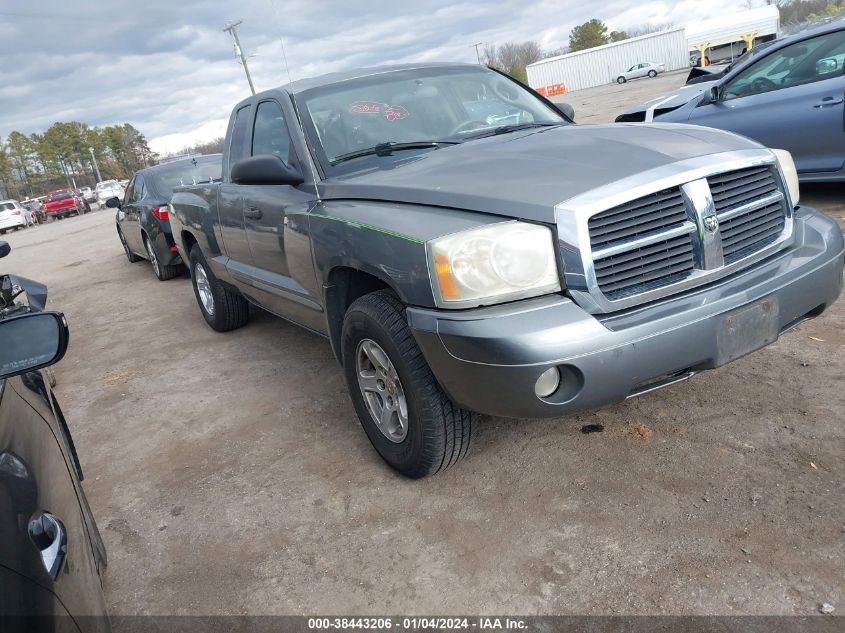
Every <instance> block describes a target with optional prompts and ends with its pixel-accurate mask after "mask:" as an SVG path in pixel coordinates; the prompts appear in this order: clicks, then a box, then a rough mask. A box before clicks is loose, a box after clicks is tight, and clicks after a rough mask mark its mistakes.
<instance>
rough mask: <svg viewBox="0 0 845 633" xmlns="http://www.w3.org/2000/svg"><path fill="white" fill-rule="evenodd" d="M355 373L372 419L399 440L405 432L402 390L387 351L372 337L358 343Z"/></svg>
mask: <svg viewBox="0 0 845 633" xmlns="http://www.w3.org/2000/svg"><path fill="white" fill-rule="evenodd" d="M355 373H356V375H357V376H358V386H359V387H360V389H361V395H362V396H363V397H364V402H365V403H366V404H367V410H368V411H369V413H370V417H371V418H372V420H373V423H375V425H376V427H377V428H378V430H379V431H381V433H382V435H384V436H385V437H386V438H387V439H388V440H390V441H391V442H393V443H395V444H398V443H400V442H402V441H403V440H404V439H405V437H406V436H407V435H408V401H407V399H406V398H405V390H404V389H403V387H402V381H401V380H399V374H398V373H397V372H396V368H395V367H394V366H393V363H392V362H391V361H390V358H389V357H388V356H387V353H386V352H385V351H384V350H383V349H382V348H381V346H380V345H379V344H378V343H376V342H375V341H373V340H372V339H368V338H365V339H362V340H361V342H359V343H358V349H357V351H356V353H355Z"/></svg>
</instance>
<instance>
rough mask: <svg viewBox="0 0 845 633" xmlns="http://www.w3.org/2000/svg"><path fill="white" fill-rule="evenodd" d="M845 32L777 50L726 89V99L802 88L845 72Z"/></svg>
mask: <svg viewBox="0 0 845 633" xmlns="http://www.w3.org/2000/svg"><path fill="white" fill-rule="evenodd" d="M843 65H845V31H839V32H836V33H828V34H826V35H820V36H818V37H815V38H813V39H810V40H806V41H803V42H796V43H795V44H791V45H790V46H785V47H784V48H782V49H780V50H777V51H775V52H773V53H771V54H770V55H767V56H765V57H763V58H762V59H760V60H759V61H758V62H757V63H755V64H753V65H751V66H748V67H746V68H745V69H744V70H742V71H741V72H740V73H739V74H738V75H737V76H736V77H734V79H732V80H731V81H730V82H729V83H728V84H727V85H726V86H725V88H724V90H723V93H722V94H723V98H724V99H725V100H730V99H736V98H737V97H747V96H750V95H755V94H761V93H765V92H772V91H774V90H781V89H783V88H790V87H792V86H799V85H802V84H806V83H812V82H815V81H823V80H825V79H830V78H831V77H840V76H842V75H843V73H845V69H843Z"/></svg>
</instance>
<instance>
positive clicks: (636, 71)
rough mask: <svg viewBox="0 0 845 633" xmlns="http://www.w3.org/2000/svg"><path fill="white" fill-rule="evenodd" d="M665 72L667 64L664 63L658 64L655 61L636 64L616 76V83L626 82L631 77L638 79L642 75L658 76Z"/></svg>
mask: <svg viewBox="0 0 845 633" xmlns="http://www.w3.org/2000/svg"><path fill="white" fill-rule="evenodd" d="M665 72H666V66H665V65H663V64H656V63H654V62H643V63H641V64H634V65H633V66H631V67H630V68H629V69H628V70H626V71H625V72H624V73H620V74H619V76H618V77H617V78H616V83H618V84H624V83H625V82H626V81H628V80H629V79H638V78H640V77H657V75H658V74H660V73H665Z"/></svg>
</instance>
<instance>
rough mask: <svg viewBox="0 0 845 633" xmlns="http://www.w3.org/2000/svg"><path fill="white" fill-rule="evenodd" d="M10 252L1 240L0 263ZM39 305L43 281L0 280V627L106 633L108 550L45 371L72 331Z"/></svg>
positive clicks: (42, 299) (43, 293) (59, 354)
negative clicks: (104, 589) (105, 587)
mask: <svg viewBox="0 0 845 633" xmlns="http://www.w3.org/2000/svg"><path fill="white" fill-rule="evenodd" d="M9 250H10V249H9V245H8V244H6V243H5V242H0V257H3V256H5V255H6V254H8V253H9ZM24 294H25V295H26V297H27V302H26V303H25V302H23V301H22V300H21V297H22V296H23V295H24ZM45 301H46V288H45V287H44V286H43V285H41V284H39V283H37V282H34V281H31V280H28V279H23V278H20V277H15V276H12V275H2V276H0V628H2V630H4V631H21V632H23V631H27V632H29V631H47V630H50V631H53V630H55V631H66V630H67V631H79V630H81V631H83V632H87V631H102V630H108V619H107V615H106V607H105V599H104V597H103V587H102V574H103V572H104V571H105V567H106V551H105V547H104V546H103V541H102V539H101V538H100V533H99V531H98V530H97V524H96V523H95V521H94V517H93V515H92V514H91V509H90V508H89V506H88V501H87V500H86V498H85V492H84V490H83V489H82V468H81V467H80V464H79V458H78V457H77V454H76V449H75V447H74V444H73V440H72V438H71V435H70V430H69V428H68V424H67V421H66V420H65V418H64V415H63V414H62V410H61V408H60V407H59V403H58V401H57V400H56V397H55V394H53V392H52V390H51V389H50V385H49V381H48V380H47V379H46V378H45V376H44V374H43V373H42V371H41V370H42V368H45V367H48V366H49V365H52V364H54V363H56V362H58V361H59V360H61V358H62V356H63V355H64V353H65V350H66V348H67V343H68V336H69V334H68V328H67V324H66V323H65V319H64V316H63V315H62V314H60V313H58V312H44V311H43V307H44V302H45Z"/></svg>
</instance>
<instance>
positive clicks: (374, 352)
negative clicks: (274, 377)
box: [341, 291, 478, 478]
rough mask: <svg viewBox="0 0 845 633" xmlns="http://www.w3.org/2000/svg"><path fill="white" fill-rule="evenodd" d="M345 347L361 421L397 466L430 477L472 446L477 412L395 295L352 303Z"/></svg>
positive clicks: (384, 294)
mask: <svg viewBox="0 0 845 633" xmlns="http://www.w3.org/2000/svg"><path fill="white" fill-rule="evenodd" d="M341 350H342V353H343V368H344V374H345V376H346V383H347V386H348V388H349V393H350V395H351V396H352V403H353V405H354V406H355V411H356V413H357V414H358V419H359V420H360V421H361V426H363V427H364V432H365V433H366V434H367V437H368V438H369V440H370V442H371V443H372V445H373V447H374V448H375V449H376V451H377V452H378V454H379V455H381V457H382V459H384V461H386V462H387V463H388V464H389V465H390V466H391V467H392V468H394V469H396V470H397V471H399V472H400V473H402V474H403V475H406V476H408V477H412V478H419V477H425V476H427V475H433V474H435V473H437V472H440V471H441V470H443V469H445V468H448V467H449V466H452V465H454V464H456V463H457V462H458V461H460V460H461V459H462V458H463V457H464V456H465V455H466V454H467V452H468V451H469V447H470V440H471V439H472V427H473V425H474V424H475V423H476V422H477V419H478V414H477V413H473V412H471V411H466V410H464V409H461V408H459V407H457V406H455V404H454V403H452V401H451V400H449V398H448V396H447V395H446V394H445V393H444V392H443V390H442V389H441V387H440V385H439V384H438V382H437V380H436V379H435V377H434V374H432V372H431V368H430V367H429V366H428V363H427V362H426V360H425V357H423V354H422V351H421V350H420V348H419V346H418V345H417V342H416V340H415V339H414V336H413V334H411V330H410V328H409V327H408V321H407V317H406V316H405V306H404V305H403V304H402V303H401V302H400V301H399V300H398V299H397V298H396V296H395V295H393V294H392V293H391V292H389V291H379V292H374V293H372V294H368V295H364V296H363V297H361V298H359V299H357V300H356V301H355V302H354V303H353V304H352V305H351V306H350V307H349V310H348V311H347V312H346V316H345V317H344V320H343V333H342V339H341Z"/></svg>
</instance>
